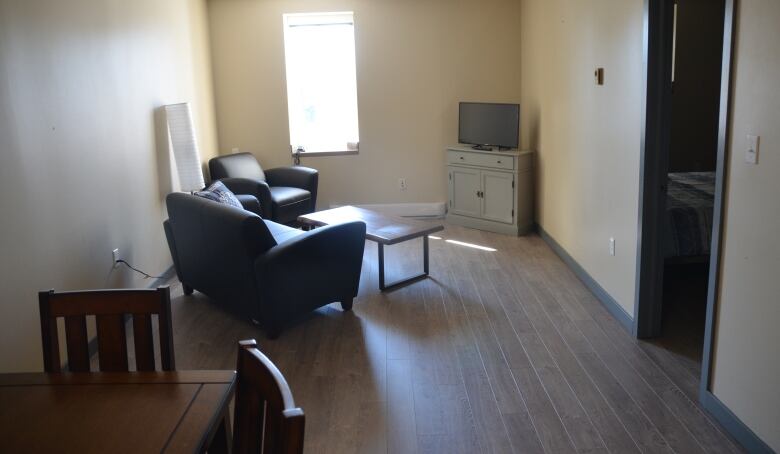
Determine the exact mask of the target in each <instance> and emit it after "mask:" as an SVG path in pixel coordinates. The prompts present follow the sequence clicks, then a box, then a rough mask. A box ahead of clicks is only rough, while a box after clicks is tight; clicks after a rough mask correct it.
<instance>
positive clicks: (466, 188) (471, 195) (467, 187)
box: [449, 166, 482, 217]
mask: <svg viewBox="0 0 780 454" xmlns="http://www.w3.org/2000/svg"><path fill="white" fill-rule="evenodd" d="M480 173H481V172H480V171H479V170H477V169H469V168H465V167H454V166H453V167H452V169H451V170H450V181H451V182H452V183H451V184H450V207H449V212H450V213H454V214H460V215H463V216H475V217H479V216H480V214H481V213H482V207H481V200H480V198H479V192H480V187H481V182H480V180H481V178H480Z"/></svg>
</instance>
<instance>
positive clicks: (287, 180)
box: [261, 166, 319, 210]
mask: <svg viewBox="0 0 780 454" xmlns="http://www.w3.org/2000/svg"><path fill="white" fill-rule="evenodd" d="M265 179H266V181H267V182H268V185H269V186H290V187H293V188H300V189H305V190H307V191H309V192H310V193H311V199H312V205H311V209H312V210H314V209H315V206H316V203H317V183H318V180H319V172H317V170H316V169H312V168H310V167H302V166H288V167H276V168H273V169H268V170H266V171H265ZM261 202H262V201H261Z"/></svg>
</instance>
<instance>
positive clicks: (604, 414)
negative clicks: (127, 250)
mask: <svg viewBox="0 0 780 454" xmlns="http://www.w3.org/2000/svg"><path fill="white" fill-rule="evenodd" d="M453 241H455V242H453ZM421 242H422V240H421V239H417V240H414V241H410V242H406V243H402V244H400V245H396V246H392V247H389V248H387V249H386V263H387V266H388V279H389V280H393V279H395V278H397V277H402V274H403V273H404V272H406V273H407V274H412V273H414V272H417V271H418V270H419V269H420V268H421V267H422V258H421V249H422V245H421ZM458 242H460V243H458ZM473 246H479V247H476V248H475V247H473ZM430 257H431V259H430V266H431V278H430V279H425V280H422V281H419V282H416V283H414V284H412V285H409V286H407V287H404V288H401V289H398V290H395V291H392V292H387V293H381V292H379V290H378V287H377V265H376V244H374V243H372V242H367V243H366V252H365V255H364V260H363V271H362V275H361V283H360V294H359V297H358V298H357V299H356V300H355V304H354V309H353V311H352V312H342V311H341V309H340V306H339V305H338V304H333V305H330V306H326V307H324V308H321V309H320V310H318V311H316V312H313V313H312V314H310V315H308V316H305V317H303V318H302V319H300V320H298V321H297V322H296V323H294V324H293V325H291V326H290V327H289V328H288V329H287V330H286V331H284V332H283V333H282V335H281V337H279V338H278V339H276V340H267V339H265V337H264V334H263V332H262V331H261V330H260V329H258V328H257V327H255V326H253V325H252V324H251V323H249V322H248V321H246V320H244V319H242V318H240V317H237V316H234V315H232V314H229V313H226V312H224V311H222V310H220V309H219V307H218V306H216V305H215V304H212V303H211V302H210V301H209V300H208V298H207V297H206V296H204V295H202V294H200V293H197V292H196V293H195V294H194V295H192V296H189V297H185V296H182V294H181V288H180V286H175V285H174V288H173V291H174V296H175V298H174V305H173V312H174V313H173V322H174V333H175V349H176V363H177V366H178V368H180V369H225V368H234V367H235V355H236V348H237V347H236V342H237V341H238V340H239V339H246V338H256V339H257V340H258V343H259V345H260V348H261V350H262V351H264V352H265V353H266V354H267V355H268V356H269V357H270V358H271V359H272V360H273V361H274V362H275V363H276V364H277V366H278V367H279V369H280V370H281V371H282V373H284V375H285V377H287V380H288V381H289V383H290V386H291V387H292V390H293V395H294V397H295V401H296V403H297V404H298V405H299V406H300V407H301V408H303V410H304V412H305V413H306V439H305V450H306V452H311V453H315V452H316V453H320V452H323V453H364V452H365V453H375V452H376V453H414V452H431V453H477V452H501V453H503V452H507V453H508V452H516V453H564V452H615V453H623V452H667V453H668V452H677V453H686V454H687V453H697V452H700V453H703V452H707V453H710V452H713V453H732V452H741V448H739V447H738V446H737V445H736V444H735V443H734V442H733V441H732V440H731V439H730V438H729V437H728V436H726V435H725V434H724V431H723V429H722V428H720V427H719V426H718V424H717V423H716V422H714V421H713V420H712V419H711V418H710V417H709V416H708V415H707V414H706V413H705V412H704V411H703V410H702V409H701V408H700V407H699V405H698V403H697V398H696V392H697V388H698V381H697V379H696V377H694V376H693V375H692V374H691V373H690V371H688V370H686V369H685V368H684V367H682V366H681V365H680V364H679V362H677V361H676V360H675V358H674V357H673V355H670V354H669V353H668V352H667V351H665V350H663V349H662V348H659V347H658V346H656V345H653V344H650V343H646V342H642V341H637V340H636V339H633V338H632V337H631V336H630V335H629V334H628V333H627V332H626V331H625V330H624V329H623V328H622V327H621V326H620V325H619V324H618V323H617V322H616V321H615V320H614V319H613V318H612V317H611V316H610V315H609V313H608V312H607V311H606V310H605V309H604V308H603V307H602V306H601V304H600V303H599V302H598V301H597V300H596V298H595V297H594V296H593V295H592V294H591V293H590V292H589V291H588V289H587V288H586V287H585V286H584V285H583V284H582V283H581V282H580V281H579V280H578V279H577V278H576V277H575V275H574V274H573V273H572V272H571V271H570V270H569V269H568V268H567V267H566V265H565V264H564V263H563V262H562V261H561V260H560V259H559V258H558V257H557V256H556V255H555V254H554V253H553V251H552V250H551V249H550V248H549V247H548V246H547V245H546V244H545V243H544V242H543V241H542V239H541V238H540V237H538V236H537V235H529V236H525V237H519V238H515V237H509V236H504V235H498V234H492V233H487V232H481V231H477V230H471V229H466V228H462V227H457V226H451V225H447V227H446V229H445V230H444V231H443V232H440V233H439V234H437V235H436V238H434V239H431V240H430Z"/></svg>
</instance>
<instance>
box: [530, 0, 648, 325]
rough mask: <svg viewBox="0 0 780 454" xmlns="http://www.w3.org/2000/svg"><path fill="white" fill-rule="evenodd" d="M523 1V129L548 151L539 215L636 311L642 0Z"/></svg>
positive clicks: (541, 162) (542, 162)
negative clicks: (600, 77) (600, 76)
mask: <svg viewBox="0 0 780 454" xmlns="http://www.w3.org/2000/svg"><path fill="white" fill-rule="evenodd" d="M522 4H523V9H522V11H521V24H520V30H521V52H520V55H521V61H522V73H521V77H520V83H521V87H522V96H521V107H522V109H523V110H522V113H521V118H522V125H521V131H523V132H524V134H522V141H523V144H524V145H525V146H528V147H530V148H533V149H536V150H538V151H539V154H538V165H537V195H536V197H537V221H538V223H539V224H540V225H541V226H542V227H543V228H544V229H545V230H546V231H547V232H548V233H549V234H550V235H552V236H553V237H554V238H555V239H556V240H557V241H558V242H559V243H560V244H561V246H563V247H564V248H565V249H566V250H567V251H568V252H569V254H571V256H572V257H573V258H574V259H575V260H577V262H579V263H580V264H581V265H582V266H583V267H584V268H585V269H586V270H587V272H588V273H590V274H591V276H593V277H594V278H595V279H596V280H597V281H598V282H599V284H601V286H602V287H604V289H605V290H606V291H607V292H609V294H610V295H612V297H613V298H615V299H616V300H617V301H618V303H620V305H621V306H622V307H623V309H625V311H626V312H627V313H628V314H629V315H630V316H633V313H634V290H635V273H636V257H637V251H636V241H637V219H638V204H637V201H638V191H639V151H640V148H639V147H640V127H641V123H642V120H641V113H642V112H641V106H640V103H641V95H642V9H643V3H642V0H630V1H623V0H597V1H588V2H572V1H567V0H525V1H523V2H522ZM597 67H603V68H605V82H606V83H605V85H603V86H597V85H596V83H595V79H594V76H593V72H594V70H595V69H596V68H597ZM610 237H614V238H615V242H616V255H615V256H614V257H613V256H610V255H609V238H610Z"/></svg>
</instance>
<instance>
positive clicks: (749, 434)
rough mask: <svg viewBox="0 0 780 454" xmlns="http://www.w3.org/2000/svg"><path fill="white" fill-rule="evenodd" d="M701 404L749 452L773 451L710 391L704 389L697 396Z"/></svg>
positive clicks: (768, 452)
mask: <svg viewBox="0 0 780 454" xmlns="http://www.w3.org/2000/svg"><path fill="white" fill-rule="evenodd" d="M699 401H700V402H701V405H702V406H703V407H704V409H705V410H707V411H708V412H709V413H710V414H711V415H712V416H713V417H714V418H715V419H716V420H717V421H718V422H719V423H720V425H722V426H723V428H724V429H726V431H728V433H730V434H731V436H732V437H734V438H735V439H736V440H737V442H739V444H741V445H742V447H743V448H745V449H746V450H747V451H748V452H750V453H760V454H763V453H766V454H771V453H774V451H773V450H772V448H770V447H769V445H767V444H766V443H764V441H763V440H762V439H761V438H759V437H758V435H756V434H755V433H754V432H753V431H752V430H750V428H749V427H748V426H746V425H745V423H743V422H742V420H740V419H739V418H738V417H737V415H735V414H734V413H733V412H732V411H731V410H729V408H728V407H727V406H726V405H725V404H724V403H723V402H721V401H720V399H718V398H717V397H715V395H714V394H712V393H711V392H710V391H704V392H703V393H702V394H701V397H700V398H699Z"/></svg>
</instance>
